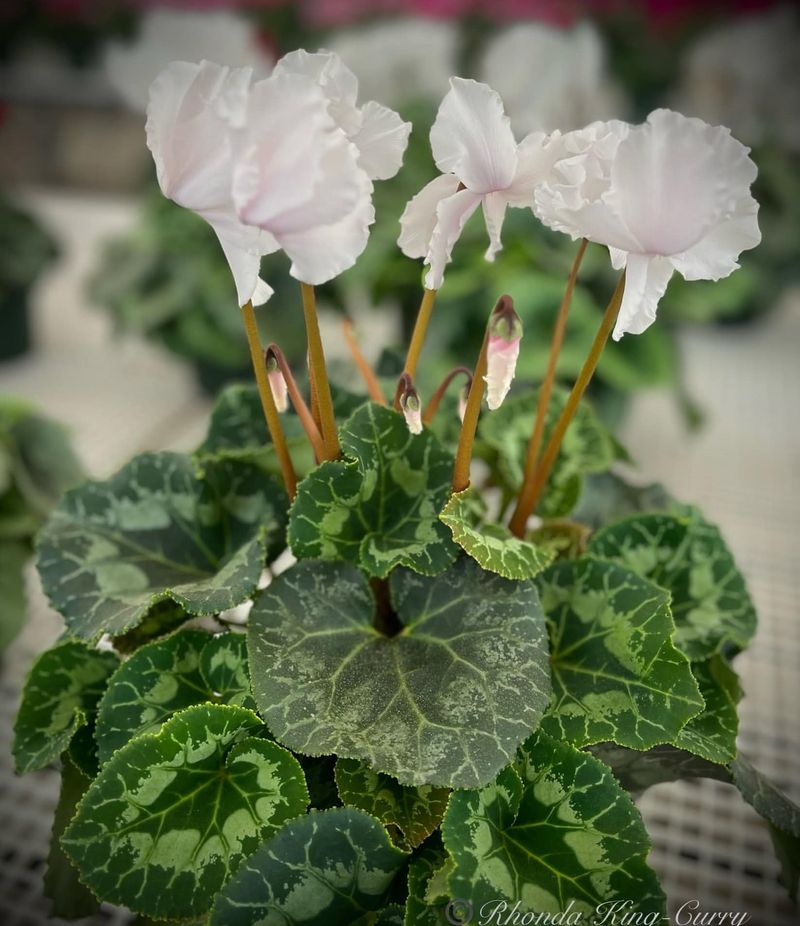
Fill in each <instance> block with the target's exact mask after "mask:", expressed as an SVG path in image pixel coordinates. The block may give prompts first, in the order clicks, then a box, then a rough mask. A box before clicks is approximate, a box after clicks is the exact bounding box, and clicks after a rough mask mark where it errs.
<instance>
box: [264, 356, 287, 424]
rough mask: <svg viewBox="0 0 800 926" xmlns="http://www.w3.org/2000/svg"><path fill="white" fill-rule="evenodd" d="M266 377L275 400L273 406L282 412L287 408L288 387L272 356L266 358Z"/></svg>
mask: <svg viewBox="0 0 800 926" xmlns="http://www.w3.org/2000/svg"><path fill="white" fill-rule="evenodd" d="M267 379H268V380H269V388H270V392H272V398H273V399H274V400H275V408H277V410H278V411H279V412H280V413H281V414H282V413H283V412H285V411H286V410H287V409H288V408H289V388H288V386H287V385H286V380H285V379H284V378H283V373H281V371H280V368H279V367H278V364H277V362H276V361H275V360H274V359H273V358H270V359H269V360H267Z"/></svg>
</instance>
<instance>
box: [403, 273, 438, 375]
mask: <svg viewBox="0 0 800 926" xmlns="http://www.w3.org/2000/svg"><path fill="white" fill-rule="evenodd" d="M434 302H436V290H435V289H426V290H425V291H424V293H423V294H422V302H421V303H420V306H419V312H417V320H416V322H415V323H414V331H413V332H412V334H411V343H410V344H409V345H408V353H407V354H406V365H405V368H404V369H405V372H406V373H408V374H409V376H410V377H411V378H412V379H414V378H415V377H416V375H417V364H418V363H419V355H420V354H421V353H422V345H423V344H424V342H425V333H426V332H427V330H428V322H430V320H431V314H432V312H433V304H434Z"/></svg>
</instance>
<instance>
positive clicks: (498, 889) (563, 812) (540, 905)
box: [442, 732, 665, 921]
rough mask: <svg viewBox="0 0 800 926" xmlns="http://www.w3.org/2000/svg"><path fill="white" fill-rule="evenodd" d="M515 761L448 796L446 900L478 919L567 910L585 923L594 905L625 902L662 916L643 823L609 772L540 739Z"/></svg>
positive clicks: (563, 745)
mask: <svg viewBox="0 0 800 926" xmlns="http://www.w3.org/2000/svg"><path fill="white" fill-rule="evenodd" d="M520 757H521V758H520V761H519V763H518V764H517V766H516V768H517V770H518V771H515V769H514V768H513V767H512V768H506V769H503V771H502V772H500V774H499V775H498V776H497V779H496V780H495V781H494V782H492V783H491V784H489V785H487V786H486V787H485V788H482V789H481V790H480V791H457V792H454V793H453V796H452V797H451V799H450V803H449V805H448V808H447V813H446V814H445V818H444V822H443V824H442V837H443V839H444V844H445V848H446V849H447V851H448V853H449V854H450V856H451V858H452V859H453V862H454V863H455V867H454V869H453V871H452V873H451V874H450V877H449V886H450V890H451V892H452V896H453V897H458V898H461V899H462V900H464V901H468V902H470V903H471V904H472V907H473V909H474V910H483V911H484V915H486V914H488V913H489V912H490V909H491V907H492V906H493V907H495V908H498V907H499V909H500V910H501V911H502V910H509V911H510V910H512V909H515V910H517V912H518V914H519V916H520V917H522V916H524V915H525V914H527V913H531V914H534V913H539V914H540V913H552V914H555V913H559V912H562V911H564V910H567V909H569V910H570V911H572V912H574V914H575V915H577V914H578V913H581V914H582V915H583V917H585V918H587V921H588V919H593V918H594V915H595V911H596V909H597V907H598V905H599V904H601V903H603V902H606V901H612V900H627V901H629V902H630V905H631V909H634V910H636V911H637V912H638V913H639V914H640V915H642V916H645V915H647V914H650V915H651V916H657V917H660V916H662V915H663V913H664V903H665V901H664V895H663V893H662V891H661V889H660V887H659V884H658V880H657V879H656V876H655V873H654V872H653V871H652V870H651V869H650V868H649V867H648V865H647V863H646V858H647V853H648V850H649V848H650V844H649V841H648V838H647V833H646V831H645V828H644V824H643V823H642V819H641V817H640V816H639V812H638V811H637V810H636V808H635V807H634V805H633V803H632V801H631V800H630V798H629V797H628V796H627V794H625V792H624V791H623V790H622V789H621V788H620V786H619V785H618V784H617V782H616V780H615V779H614V776H613V775H612V774H611V771H610V770H609V769H608V768H607V767H606V766H604V765H603V764H602V763H601V762H599V761H598V760H597V759H594V758H593V757H592V756H590V755H587V754H586V753H585V752H580V751H579V750H577V749H575V748H574V747H572V746H570V745H568V744H567V743H559V742H557V741H555V740H553V739H551V738H550V737H548V736H546V735H544V734H542V733H540V732H539V733H535V734H534V735H533V736H532V737H531V738H530V739H529V740H528V741H527V742H526V743H525V745H524V746H523V747H522V749H521V750H520ZM503 903H505V904H506V906H505V907H502V906H499V905H501V904H503ZM517 903H518V904H519V907H518V908H515V907H514V905H515V904H517ZM570 904H572V906H570ZM486 905H490V906H486ZM654 921H655V920H654Z"/></svg>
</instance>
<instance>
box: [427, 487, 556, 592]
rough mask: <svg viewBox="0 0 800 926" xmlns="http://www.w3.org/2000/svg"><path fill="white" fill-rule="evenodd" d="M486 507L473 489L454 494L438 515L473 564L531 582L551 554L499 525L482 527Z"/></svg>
mask: <svg viewBox="0 0 800 926" xmlns="http://www.w3.org/2000/svg"><path fill="white" fill-rule="evenodd" d="M484 514H485V506H484V504H483V500H482V498H481V496H480V495H479V494H478V493H477V492H475V491H474V490H473V489H465V490H464V491H463V492H456V493H455V494H454V495H452V496H451V497H450V501H448V503H447V504H446V505H445V506H444V509H443V510H442V513H441V514H440V515H439V517H440V518H441V520H442V521H443V522H444V523H445V524H446V525H447V526H448V527H449V528H450V530H451V531H452V532H453V540H455V542H456V543H457V544H458V545H459V546H460V547H461V548H462V549H463V550H464V551H465V552H466V553H467V555H469V556H471V557H472V558H473V559H474V560H475V562H476V563H478V564H479V565H480V566H481V567H482V568H483V569H487V570H488V571H489V572H496V573H497V574H498V575H501V576H503V577H504V578H506V579H532V578H533V577H534V576H535V575H538V574H539V573H540V572H541V571H542V570H543V569H544V568H545V567H546V566H547V565H549V564H550V563H551V562H552V560H553V553H552V551H550V550H547V549H545V548H543V547H540V546H537V545H536V544H535V543H529V542H527V541H525V540H520V539H518V538H517V537H515V536H514V535H513V534H512V533H511V531H510V530H508V528H506V527H503V526H502V525H500V524H485V523H484V524H481V521H482V520H483V517H484Z"/></svg>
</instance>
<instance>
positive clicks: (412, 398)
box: [397, 373, 422, 434]
mask: <svg viewBox="0 0 800 926" xmlns="http://www.w3.org/2000/svg"><path fill="white" fill-rule="evenodd" d="M397 392H398V395H399V400H400V411H401V412H402V413H403V417H404V418H405V419H406V424H407V425H408V430H409V431H410V432H411V433H412V434H421V433H422V403H421V402H420V400H419V393H418V392H417V390H416V389H415V388H414V381H413V380H412V379H411V377H410V376H409V375H408V373H403V375H402V376H401V377H400V381H399V382H398V384H397Z"/></svg>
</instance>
